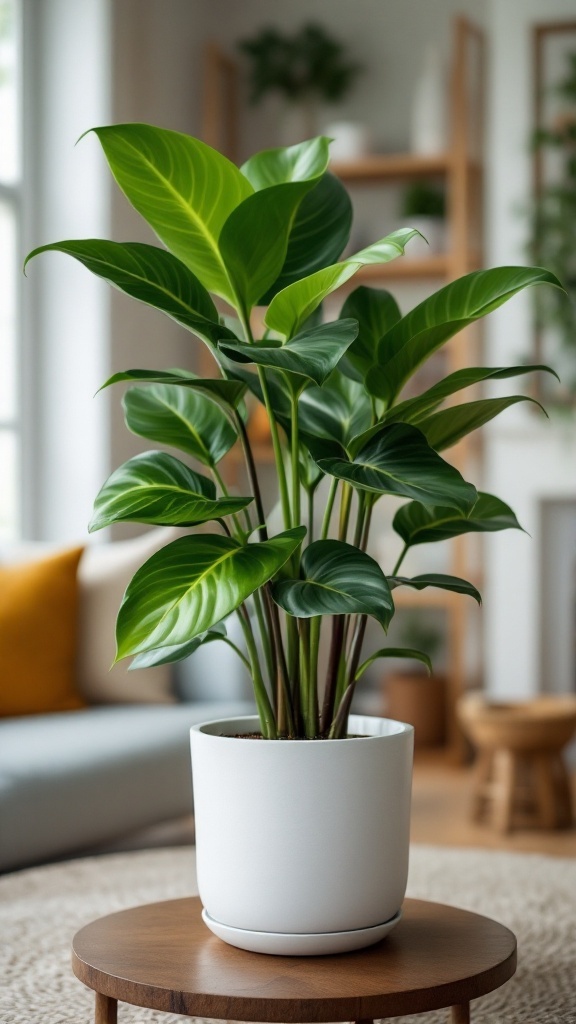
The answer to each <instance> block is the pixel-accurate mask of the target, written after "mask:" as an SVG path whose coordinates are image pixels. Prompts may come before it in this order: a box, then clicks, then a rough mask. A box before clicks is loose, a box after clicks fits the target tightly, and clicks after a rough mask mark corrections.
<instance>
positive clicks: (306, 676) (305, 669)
mask: <svg viewBox="0 0 576 1024" xmlns="http://www.w3.org/2000/svg"><path fill="white" fill-rule="evenodd" d="M297 623H298V635H299V639H300V659H299V660H300V677H299V702H298V704H299V706H298V713H297V714H298V721H297V723H296V724H297V727H298V733H299V735H302V734H303V733H304V731H305V730H304V722H303V721H302V709H303V708H304V709H307V707H308V692H309V686H310V619H297Z"/></svg>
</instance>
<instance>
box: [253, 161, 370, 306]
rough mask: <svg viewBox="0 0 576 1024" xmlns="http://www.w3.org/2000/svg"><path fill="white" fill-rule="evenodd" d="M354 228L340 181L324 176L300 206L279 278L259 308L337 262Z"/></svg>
mask: <svg viewBox="0 0 576 1024" xmlns="http://www.w3.org/2000/svg"><path fill="white" fill-rule="evenodd" d="M351 227H352V203H351V201H350V196H349V195H348V193H347V191H346V189H345V188H344V185H343V184H342V182H341V181H339V179H338V178H335V177H334V175H333V174H324V175H323V176H322V177H321V178H320V181H319V182H318V184H317V185H315V186H314V188H313V189H312V191H311V192H308V194H307V195H305V196H304V199H303V200H302V202H301V203H300V206H299V207H298V210H297V213H296V217H295V218H294V223H293V225H292V229H291V231H290V236H289V238H288V249H287V252H286V259H285V260H284V265H283V267H282V270H281V272H280V275H279V276H278V277H277V278H276V280H275V281H274V283H273V285H272V286H271V287H270V288H269V289H268V291H267V292H266V294H265V295H263V296H262V297H261V298H260V299H259V301H258V305H261V306H267V305H269V303H270V302H271V301H272V299H273V298H274V296H275V295H276V294H277V292H279V291H282V289H283V288H286V287H287V286H288V285H289V284H292V283H293V282H294V281H299V280H300V278H302V277H308V276H309V275H310V274H314V273H315V272H316V271H317V270H322V269H323V268H324V267H329V266H330V264H332V263H335V262H336V260H337V259H338V258H339V257H340V256H341V255H342V253H343V252H344V249H345V248H346V246H347V244H348V239H349V237H350V228H351ZM302 326H308V325H307V324H306V325H302Z"/></svg>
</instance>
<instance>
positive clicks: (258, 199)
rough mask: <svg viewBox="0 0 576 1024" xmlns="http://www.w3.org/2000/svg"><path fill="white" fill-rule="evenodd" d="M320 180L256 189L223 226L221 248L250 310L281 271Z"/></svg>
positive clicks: (238, 291) (238, 289)
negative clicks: (302, 211) (300, 209)
mask: <svg viewBox="0 0 576 1024" xmlns="http://www.w3.org/2000/svg"><path fill="white" fill-rule="evenodd" d="M327 159H328V154H327V153H326V160H327ZM324 170H325V167H323V168H322V170H321V171H320V172H319V173H320V174H321V173H323V171H324ZM317 181H318V178H312V179H311V180H310V181H295V182H291V183H289V184H286V185H273V186H272V187H271V188H266V189H263V190H262V191H261V192H255V193H254V195H253V196H248V198H247V199H245V200H244V202H242V203H241V204H240V206H237V207H236V209H235V210H233V211H232V213H231V214H230V216H229V218H228V220H227V221H226V223H225V225H224V227H223V228H222V232H221V234H220V239H219V242H218V245H219V247H220V252H221V253H222V257H223V259H224V262H225V264H226V269H227V270H228V274H229V277H230V279H231V281H232V282H233V284H234V290H235V292H236V295H237V296H238V297H239V298H240V300H241V301H242V303H243V305H244V307H245V308H246V309H247V310H250V309H252V306H254V305H255V303H256V302H258V300H259V299H260V296H261V295H263V294H264V293H265V292H266V291H267V290H268V288H270V286H271V285H272V284H274V281H275V280H276V278H277V277H278V275H279V274H280V271H281V270H282V267H283V266H284V261H285V259H286V253H287V250H288V238H289V236H290V232H291V229H292V225H293V223H294V218H295V216H296V213H297V210H298V207H299V206H300V203H301V202H302V200H303V199H304V196H305V195H306V193H307V192H310V190H311V189H312V188H313V187H314V185H315V184H316V183H317Z"/></svg>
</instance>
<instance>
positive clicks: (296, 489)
mask: <svg viewBox="0 0 576 1024" xmlns="http://www.w3.org/2000/svg"><path fill="white" fill-rule="evenodd" d="M290 404H291V409H292V421H291V424H290V456H291V470H292V526H300V515H301V511H300V464H299V461H298V451H299V441H298V396H294V395H292V398H291V403H290Z"/></svg>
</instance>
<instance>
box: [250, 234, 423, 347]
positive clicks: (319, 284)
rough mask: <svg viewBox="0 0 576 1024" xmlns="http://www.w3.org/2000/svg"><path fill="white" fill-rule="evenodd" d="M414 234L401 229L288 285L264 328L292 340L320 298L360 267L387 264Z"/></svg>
mask: <svg viewBox="0 0 576 1024" xmlns="http://www.w3.org/2000/svg"><path fill="white" fill-rule="evenodd" d="M417 234H418V232H417V231H414V230H412V229H410V228H401V229H399V230H398V231H394V232H392V234H391V235H387V236H386V238H382V239H380V241H378V242H374V244H373V245H369V246H368V247H367V248H366V249H362V250H361V251H360V252H357V253H354V255H353V256H350V257H349V258H348V259H346V260H343V261H342V262H341V263H334V264H333V265H332V266H331V267H325V268H324V269H322V270H317V271H316V273H314V274H311V275H310V276H309V277H304V278H301V279H300V280H298V281H294V282H293V283H292V284H289V285H288V286H287V287H286V288H283V289H282V291H281V292H278V294H277V295H275V296H274V298H273V299H272V302H271V303H270V306H269V307H268V312H267V313H266V317H265V322H266V324H267V326H268V327H269V328H270V329H271V330H273V331H277V332H278V333H279V334H281V335H283V336H284V337H286V338H291V337H292V336H293V335H294V334H296V332H297V331H298V330H299V328H300V327H301V325H302V324H303V323H304V321H305V320H306V319H307V318H308V317H309V316H310V315H311V313H313V312H314V310H315V309H317V308H318V306H319V305H320V303H321V302H322V301H323V299H325V298H326V296H327V295H330V294H331V293H332V292H334V291H336V289H337V288H339V287H340V285H342V284H345V283H346V281H348V280H349V279H350V278H351V277H353V276H354V274H356V273H357V271H358V270H360V267H363V266H366V265H368V264H377V263H388V262H389V261H390V260H394V259H396V258H397V257H398V256H402V254H403V253H404V248H405V246H406V244H407V243H408V242H409V241H410V239H411V238H413V237H414V235H417Z"/></svg>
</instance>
